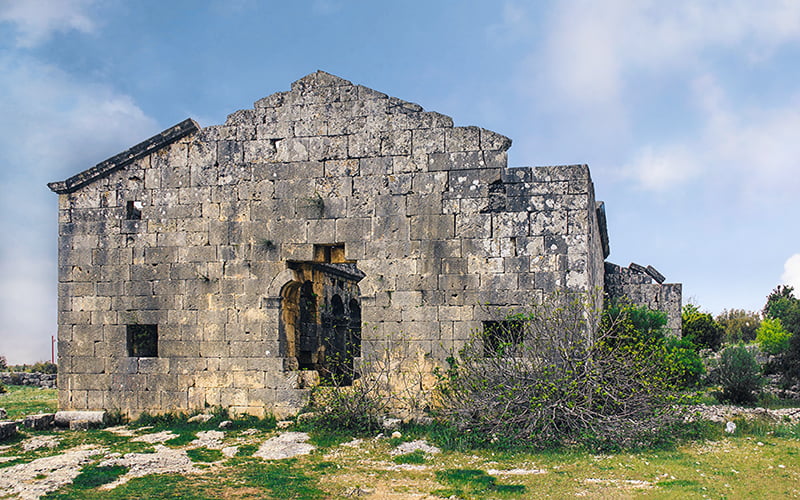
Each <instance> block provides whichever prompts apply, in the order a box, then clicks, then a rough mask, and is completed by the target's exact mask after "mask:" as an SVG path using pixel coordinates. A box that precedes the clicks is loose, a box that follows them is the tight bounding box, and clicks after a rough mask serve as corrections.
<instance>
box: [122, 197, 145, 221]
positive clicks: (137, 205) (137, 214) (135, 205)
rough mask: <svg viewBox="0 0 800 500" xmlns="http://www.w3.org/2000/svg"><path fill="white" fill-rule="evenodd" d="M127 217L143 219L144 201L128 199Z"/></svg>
mask: <svg viewBox="0 0 800 500" xmlns="http://www.w3.org/2000/svg"><path fill="white" fill-rule="evenodd" d="M125 218H126V219H128V220H141V219H142V202H141V201H128V203H126V205H125Z"/></svg>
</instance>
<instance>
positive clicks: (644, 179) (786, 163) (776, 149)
mask: <svg viewBox="0 0 800 500" xmlns="http://www.w3.org/2000/svg"><path fill="white" fill-rule="evenodd" d="M693 88H694V92H695V103H696V107H697V109H698V110H700V111H701V112H702V118H701V125H700V128H699V133H698V134H697V135H696V136H691V137H687V138H683V139H682V140H679V141H674V142H669V143H665V144H660V145H657V146H655V145H646V146H643V147H642V148H641V149H640V150H639V151H637V152H635V153H634V154H633V160H631V161H630V162H629V164H628V165H627V166H626V167H625V168H623V172H624V174H625V175H627V176H628V177H630V178H633V179H635V180H636V181H637V182H638V184H639V186H640V187H642V188H644V189H649V190H666V189H670V188H674V187H676V186H679V185H682V184H684V183H685V182H686V181H688V180H691V179H693V178H697V177H703V178H705V180H706V182H707V185H708V186H709V187H710V186H711V185H717V186H721V187H724V189H726V190H730V193H731V194H733V195H737V196H739V197H743V198H745V199H749V200H751V201H752V200H759V199H761V200H768V201H771V202H774V201H777V200H779V199H780V200H789V199H793V198H794V197H796V193H797V192H798V190H800V176H798V175H797V173H796V172H797V158H800V141H797V138H796V131H797V130H800V94H798V95H797V96H795V97H793V98H791V99H790V100H789V102H788V103H786V105H783V106H780V107H773V108H767V107H763V108H745V107H736V106H735V105H733V104H732V103H730V102H728V101H729V99H728V98H727V95H726V93H725V90H724V89H723V88H722V87H721V86H720V85H719V84H718V83H717V82H716V81H715V79H714V78H713V77H712V76H710V75H704V76H702V77H700V78H698V79H696V80H695V82H694V85H693Z"/></svg>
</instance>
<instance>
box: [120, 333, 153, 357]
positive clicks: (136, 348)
mask: <svg viewBox="0 0 800 500" xmlns="http://www.w3.org/2000/svg"><path fill="white" fill-rule="evenodd" d="M127 337H128V342H127V344H128V356H130V357H134V358H157V357H158V325H128V326H127Z"/></svg>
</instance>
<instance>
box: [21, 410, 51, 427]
mask: <svg viewBox="0 0 800 500" xmlns="http://www.w3.org/2000/svg"><path fill="white" fill-rule="evenodd" d="M55 417H56V414H55V413H39V414H38V415H28V416H27V417H25V419H24V420H23V421H22V426H23V427H27V428H29V429H33V430H35V431H41V430H44V429H49V428H50V427H52V426H53V423H54V422H55Z"/></svg>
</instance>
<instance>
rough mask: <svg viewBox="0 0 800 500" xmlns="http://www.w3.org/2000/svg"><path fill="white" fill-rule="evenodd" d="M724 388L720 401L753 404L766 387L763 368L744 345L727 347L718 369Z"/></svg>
mask: <svg viewBox="0 0 800 500" xmlns="http://www.w3.org/2000/svg"><path fill="white" fill-rule="evenodd" d="M718 377H719V383H720V385H721V386H722V393H721V395H720V399H721V400H723V401H730V402H733V403H751V402H753V401H756V400H757V399H758V394H759V392H760V391H761V388H762V387H763V386H764V379H763V377H761V367H760V366H759V365H758V362H756V359H755V357H754V356H753V354H752V353H751V352H750V351H749V350H748V349H747V347H745V346H744V345H742V344H739V345H735V346H729V347H726V348H725V349H724V350H723V351H722V353H721V355H720V361H719V369H718Z"/></svg>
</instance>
